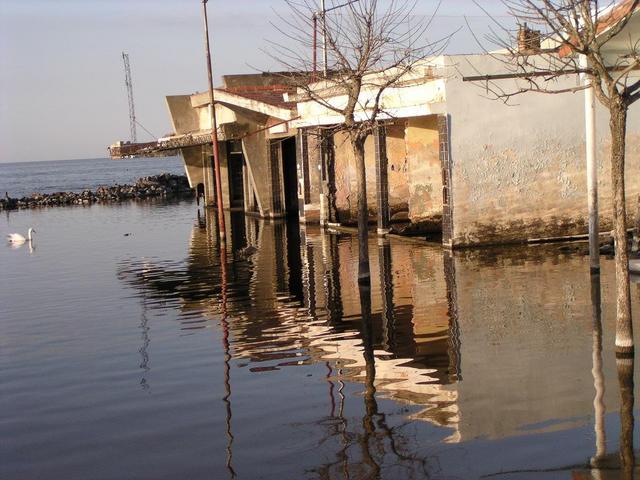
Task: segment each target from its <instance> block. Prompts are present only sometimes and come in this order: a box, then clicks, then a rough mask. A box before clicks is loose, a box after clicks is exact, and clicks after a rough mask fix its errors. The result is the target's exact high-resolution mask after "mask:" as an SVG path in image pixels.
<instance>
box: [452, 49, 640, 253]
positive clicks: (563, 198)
mask: <svg viewBox="0 0 640 480" xmlns="http://www.w3.org/2000/svg"><path fill="white" fill-rule="evenodd" d="M449 61H450V62H451V65H452V66H451V68H450V69H449V77H448V78H449V79H448V82H447V110H448V113H449V115H450V122H451V127H450V128H451V130H450V132H451V133H450V136H451V169H452V186H451V187H452V188H451V195H452V199H451V201H452V205H453V212H452V219H453V232H452V233H453V235H452V244H453V246H465V245H474V244H491V243H503V242H517V241H526V240H532V239H540V238H550V237H560V236H568V235H578V234H584V233H586V231H587V196H586V162H585V149H584V100H583V98H584V97H583V94H582V93H575V94H571V93H567V94H561V95H544V94H540V93H526V94H522V95H518V96H517V97H515V98H514V99H513V103H514V104H517V105H515V106H508V105H505V104H504V103H503V102H501V101H495V100H490V99H487V98H486V91H485V90H484V89H482V88H478V86H476V87H474V85H473V84H470V83H463V82H462V78H461V77H462V75H477V74H478V72H481V73H482V74H491V73H499V72H502V73H504V71H505V67H504V65H502V64H501V63H500V62H499V61H497V60H495V59H492V58H490V57H488V56H483V55H477V56H464V57H450V58H449ZM576 82H577V80H576V79H575V78H567V79H566V80H563V81H559V82H556V83H554V84H553V87H554V88H562V87H575V85H576ZM500 86H501V88H503V89H504V90H505V91H509V90H511V91H513V90H514V89H516V88H518V87H519V85H517V83H516V81H515V80H505V81H501V83H500ZM639 114H640V111H638V108H637V107H632V108H631V111H630V115H629V134H628V149H627V154H628V156H627V176H626V180H627V200H628V207H630V208H628V213H632V212H633V211H635V202H636V197H637V193H638V192H639V187H640V179H639V176H638V175H637V172H638V168H639V167H640V146H639V143H638V140H640V122H639V120H640V115H639ZM597 126H598V135H597V144H598V175H599V189H600V192H599V198H600V214H601V229H602V230H607V229H610V228H611V218H612V217H611V211H612V209H611V182H610V169H609V154H608V146H609V140H608V138H609V136H608V115H607V112H606V111H605V110H604V109H603V108H602V107H600V106H599V107H598V113H597ZM631 207H632V208H631Z"/></svg>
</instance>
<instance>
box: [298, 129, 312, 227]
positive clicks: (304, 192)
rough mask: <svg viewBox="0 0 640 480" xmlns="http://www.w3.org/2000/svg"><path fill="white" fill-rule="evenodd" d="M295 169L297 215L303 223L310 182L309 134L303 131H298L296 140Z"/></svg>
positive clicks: (308, 201)
mask: <svg viewBox="0 0 640 480" xmlns="http://www.w3.org/2000/svg"><path fill="white" fill-rule="evenodd" d="M296 142H297V145H296V147H297V148H296V154H297V155H296V157H297V158H296V167H297V172H298V215H299V217H300V222H301V223H304V222H305V221H306V218H305V210H304V208H305V205H306V204H307V203H310V200H309V197H310V182H309V133H308V132H307V131H306V130H305V129H302V128H301V129H299V130H298V137H297V138H296Z"/></svg>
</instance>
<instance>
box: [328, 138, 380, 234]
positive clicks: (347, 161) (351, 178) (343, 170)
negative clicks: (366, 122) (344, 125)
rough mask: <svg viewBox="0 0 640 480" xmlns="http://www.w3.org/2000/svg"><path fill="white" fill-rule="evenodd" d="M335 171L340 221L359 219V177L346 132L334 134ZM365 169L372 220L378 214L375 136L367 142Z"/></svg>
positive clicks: (350, 221)
mask: <svg viewBox="0 0 640 480" xmlns="http://www.w3.org/2000/svg"><path fill="white" fill-rule="evenodd" d="M334 144H335V153H336V161H335V173H336V208H337V210H338V219H339V221H340V223H346V224H348V223H353V222H356V221H357V214H358V198H357V192H358V178H357V172H358V170H357V168H356V160H355V156H354V154H353V149H352V148H351V142H350V141H349V137H348V136H347V134H346V133H344V132H338V133H336V134H335V136H334ZM365 169H366V171H367V203H368V206H369V216H370V219H371V220H374V219H375V215H376V164H375V154H374V148H373V137H371V136H369V138H367V141H366V143H365Z"/></svg>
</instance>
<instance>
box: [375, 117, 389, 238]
mask: <svg viewBox="0 0 640 480" xmlns="http://www.w3.org/2000/svg"><path fill="white" fill-rule="evenodd" d="M373 137H374V143H375V153H376V200H377V204H378V235H381V236H383V235H386V234H388V233H389V231H390V224H391V222H390V216H389V175H388V170H387V165H388V157H387V133H386V129H385V127H384V126H383V125H378V126H377V127H376V128H375V130H374V132H373Z"/></svg>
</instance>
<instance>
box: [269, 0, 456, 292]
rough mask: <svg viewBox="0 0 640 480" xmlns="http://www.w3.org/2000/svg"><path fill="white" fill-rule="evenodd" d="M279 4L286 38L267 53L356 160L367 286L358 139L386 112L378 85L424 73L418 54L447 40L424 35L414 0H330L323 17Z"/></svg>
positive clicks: (306, 2)
mask: <svg viewBox="0 0 640 480" xmlns="http://www.w3.org/2000/svg"><path fill="white" fill-rule="evenodd" d="M285 2H286V4H287V5H288V7H289V12H287V14H286V15H285V14H280V15H279V18H280V22H281V24H280V25H275V27H276V28H277V29H278V30H279V32H280V33H281V34H282V35H283V37H284V38H285V39H286V40H285V42H282V41H281V42H273V43H272V44H271V47H272V51H271V52H267V54H268V55H270V56H271V57H272V58H275V59H277V60H278V62H279V63H280V64H281V65H283V66H284V67H285V68H286V69H287V70H288V71H290V72H292V73H293V72H295V75H293V74H292V75H291V77H290V78H291V81H292V82H293V83H294V85H296V86H297V87H298V91H299V93H300V94H299V96H298V101H301V102H304V101H311V102H315V103H317V104H319V105H320V106H322V107H324V108H325V109H327V110H328V111H329V112H331V113H332V114H335V115H336V116H338V117H339V118H340V119H341V120H342V122H341V123H339V124H336V125H331V126H325V127H323V128H325V129H327V130H328V131H329V132H328V133H329V134H334V133H336V132H339V131H343V132H345V133H346V134H347V137H348V140H349V142H350V145H351V148H352V149H353V153H354V156H355V159H356V167H357V187H358V190H357V199H358V201H357V203H358V207H357V209H358V215H357V217H358V238H359V266H358V281H359V282H360V283H364V284H369V283H370V282H371V275H370V271H369V252H368V242H367V238H368V223H369V211H368V205H367V183H366V170H365V142H366V140H367V138H368V137H369V136H370V135H371V134H372V133H373V132H374V131H375V129H376V128H378V126H379V125H380V122H381V121H383V120H385V119H390V118H392V115H390V114H389V112H386V111H385V105H384V93H385V91H387V90H388V89H391V88H398V87H401V86H402V85H403V83H404V82H405V81H406V79H407V78H408V77H409V76H411V75H413V74H414V73H415V74H416V75H418V74H424V72H425V71H427V70H428V68H427V67H426V66H425V59H426V58H428V57H429V56H431V55H436V54H438V53H439V52H440V51H442V49H443V48H444V47H445V46H446V44H447V39H441V40H438V41H435V42H429V41H428V40H427V39H426V33H427V30H428V27H429V25H430V23H431V21H432V20H433V16H431V17H426V18H425V17H418V16H416V15H414V10H415V5H416V0H386V1H379V0H351V1H347V0H329V1H328V2H327V3H328V4H329V5H328V8H327V10H328V11H330V14H326V13H325V14H324V15H323V14H322V13H319V12H318V11H317V10H318V6H317V4H316V2H315V0H285ZM438 6H439V5H438ZM436 12H437V9H436ZM319 16H320V17H321V18H318V17H319ZM318 19H319V20H320V24H321V27H322V29H323V32H322V33H323V37H325V38H326V42H325V47H326V50H327V55H326V57H327V59H328V63H329V65H328V69H327V71H328V74H327V75H326V76H323V77H322V78H319V76H318V74H317V70H318V69H317V67H316V65H315V62H314V61H312V60H311V59H312V58H315V57H316V55H315V52H311V50H314V49H315V48H316V38H317V36H318V35H317V31H315V27H316V25H317V24H318Z"/></svg>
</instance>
